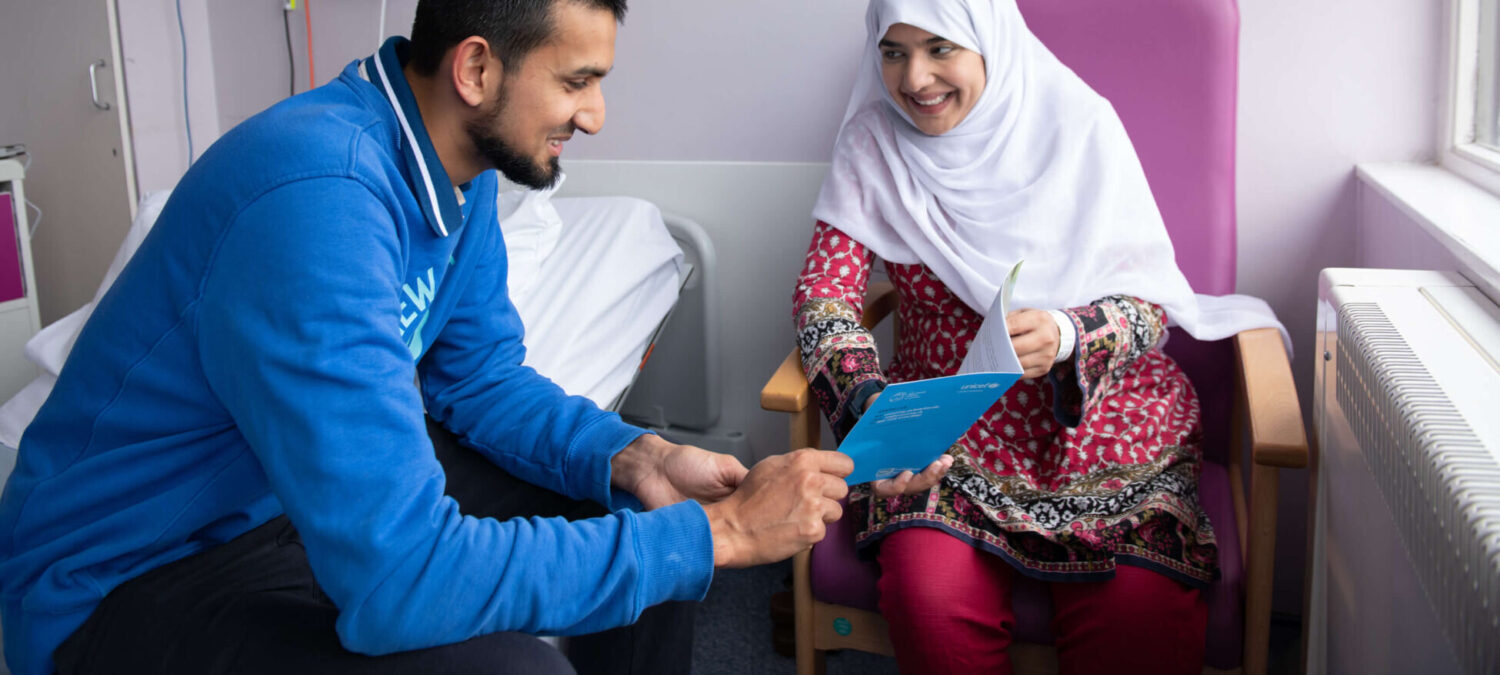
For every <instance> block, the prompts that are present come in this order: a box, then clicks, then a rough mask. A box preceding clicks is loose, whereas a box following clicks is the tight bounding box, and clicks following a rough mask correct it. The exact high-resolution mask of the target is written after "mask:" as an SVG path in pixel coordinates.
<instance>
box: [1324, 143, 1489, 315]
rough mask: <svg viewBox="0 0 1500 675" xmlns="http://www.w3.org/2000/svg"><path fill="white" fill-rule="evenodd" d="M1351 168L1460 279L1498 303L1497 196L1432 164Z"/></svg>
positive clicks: (1398, 164)
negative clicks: (1450, 258) (1437, 249)
mask: <svg viewBox="0 0 1500 675" xmlns="http://www.w3.org/2000/svg"><path fill="white" fill-rule="evenodd" d="M1354 169H1355V173H1356V175H1358V176H1359V179H1360V180H1361V181H1363V182H1364V183H1365V184H1366V185H1368V186H1369V187H1370V188H1372V189H1373V190H1375V191H1376V192H1377V193H1378V194H1380V195H1381V196H1382V197H1384V198H1385V199H1386V200H1388V201H1389V202H1390V203H1391V204H1392V205H1394V206H1395V207H1396V208H1398V209H1400V210H1401V211H1402V212H1403V213H1405V214H1406V215H1407V216H1408V217H1409V218H1411V219H1412V221H1413V222H1415V223H1416V224H1417V225H1418V226H1420V227H1421V228H1422V229H1424V230H1426V231H1427V233H1428V234H1430V235H1432V237H1433V238H1434V239H1436V240H1437V241H1438V243H1440V244H1442V245H1443V247H1444V248H1446V249H1448V251H1449V252H1451V253H1452V254H1453V255H1454V256H1455V257H1456V258H1458V260H1459V262H1460V263H1461V264H1462V265H1463V267H1464V268H1463V269H1461V270H1459V271H1460V272H1462V273H1463V275H1464V276H1465V277H1468V279H1469V280H1470V281H1472V282H1474V283H1475V284H1477V285H1478V286H1480V287H1481V288H1483V289H1484V291H1485V293H1486V294H1488V295H1489V296H1490V297H1491V298H1500V197H1497V196H1495V195H1494V194H1491V193H1490V192H1488V191H1486V190H1484V189H1483V188H1481V187H1479V186H1477V185H1475V184H1473V183H1470V182H1469V181H1467V180H1464V179H1463V178H1461V177H1459V176H1457V175H1455V174H1453V173H1452V172H1449V171H1448V170H1446V169H1443V168H1442V167H1439V166H1434V165H1432V164H1414V163H1395V162H1391V163H1371V164H1359V165H1357V166H1355V168H1354Z"/></svg>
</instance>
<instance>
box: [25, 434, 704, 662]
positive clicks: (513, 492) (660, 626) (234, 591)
mask: <svg viewBox="0 0 1500 675" xmlns="http://www.w3.org/2000/svg"><path fill="white" fill-rule="evenodd" d="M428 432H429V434H430V435H431V436H432V439H433V445H434V446H435V447H436V449H437V456H438V460H439V461H440V462H441V463H442V464H443V469H444V471H445V473H446V474H447V479H448V488H447V492H448V494H449V495H451V496H452V497H454V498H455V499H456V500H457V501H458V503H459V505H460V507H461V509H462V510H463V512H464V513H465V514H468V515H473V516H479V517H485V516H488V517H493V518H497V519H502V520H504V519H509V518H513V517H518V516H541V517H555V516H562V517H566V518H569V519H574V520H576V519H579V518H590V517H595V516H600V515H604V514H605V513H606V510H605V509H604V507H602V506H600V505H598V504H595V503H593V502H585V501H576V500H572V499H568V498H567V497H564V496H562V495H560V494H557V493H555V492H552V491H549V490H545V489H542V488H539V487H536V486H534V485H531V484H529V483H525V482H523V481H521V480H519V479H517V478H515V477H513V476H511V475H510V474H508V473H506V472H505V471H503V470H501V469H499V468H498V467H496V466H495V465H493V464H491V463H490V462H489V460H487V459H485V458H484V457H483V456H481V455H479V454H478V453H477V452H474V451H473V450H470V449H468V448H465V447H462V446H460V445H459V444H458V442H457V440H456V439H455V438H454V436H453V435H452V434H451V433H449V432H448V431H447V430H445V429H443V428H441V427H439V426H438V425H437V424H435V423H433V422H431V421H430V420H429V422H428ZM696 607H697V605H696V603H665V604H662V605H658V606H656V607H652V608H650V609H648V610H646V611H645V612H643V613H642V614H641V618H640V620H639V621H637V622H636V623H635V624H633V625H631V626H625V627H622V628H616V629H613V630H609V631H605V632H602V633H596V634H593V635H585V636H579V637H572V638H568V640H567V647H568V649H567V651H568V654H567V657H566V658H565V657H564V656H563V654H562V653H560V652H558V651H557V650H556V649H554V648H552V646H551V645H548V644H546V643H544V642H542V641H541V640H539V639H537V638H535V637H532V636H530V635H525V634H522V633H494V634H490V635H482V636H479V637H476V638H473V639H471V640H468V641H465V642H461V643H457V644H452V645H444V646H441V647H433V648H431V649H422V650H416V651H410V652H401V653H397V654H390V655H386V656H378V657H372V656H364V655H361V654H355V653H353V652H350V651H348V650H346V649H344V648H343V646H342V645H341V644H339V639H338V635H337V634H336V633H335V632H334V621H335V620H336V619H337V618H338V609H337V608H336V607H335V606H334V605H333V602H332V601H330V600H329V599H328V596H327V595H325V594H324V593H323V591H322V589H321V588H319V586H318V583H317V580H315V579H314V578H313V575H312V570H311V568H309V567H308V564H307V554H306V551H305V550H304V549H303V547H302V541H301V538H300V537H299V536H298V535H297V530H296V528H295V527H293V526H292V524H291V523H290V522H289V521H288V520H287V519H286V517H285V516H283V517H280V518H276V519H273V520H271V521H270V522H268V523H266V524H264V525H261V526H260V527H257V528H255V529H253V530H251V531H249V532H247V533H245V534H243V535H241V536H240V537H238V538H236V539H234V540H233V541H230V542H228V543H225V544H223V545H220V546H218V547H215V548H213V549H210V550H208V551H204V552H202V553H199V554H197V555H193V556H189V557H187V558H184V559H182V560H179V561H176V562H173V563H170V564H168V565H164V566H162V567H159V568H157V569H154V570H152V571H150V572H147V573H146V574H143V575H141V576H140V577H137V578H135V579H131V580H130V581H127V582H125V583H124V584H121V585H120V586H119V587H117V588H115V589H114V590H113V591H111V592H110V593H109V594H108V595H107V596H105V598H104V600H103V602H101V603H100V604H99V606H98V608H97V609H95V610H94V613H93V614H92V615H91V616H90V617H89V619H88V621H87V622H85V623H84V625H83V626H82V627H80V628H79V629H78V631H77V632H75V633H74V634H73V635H72V636H71V637H70V638H68V640H67V641H66V642H64V643H63V644H62V646H60V647H58V648H57V650H56V652H54V654H53V656H54V659H55V661H56V663H57V668H58V672H59V673H61V674H62V675H71V674H73V673H153V674H154V673H192V674H195V675H196V674H199V673H203V674H210V673H224V674H228V673H275V674H276V675H294V674H297V673H329V674H339V673H380V674H384V673H392V674H395V673H422V674H429V673H430V674H434V675H439V674H446V673H451V674H454V675H460V674H462V675H468V674H476V675H477V674H479V673H485V674H492V673H493V674H503V675H510V674H516V675H521V674H523V673H524V674H533V673H535V674H553V673H555V674H559V675H565V674H568V673H573V672H575V671H576V672H577V673H581V674H584V675H591V674H594V673H599V674H602V675H615V674H619V675H625V674H642V675H645V674H650V675H656V674H657V673H666V674H673V673H680V674H683V675H686V674H687V673H688V672H689V671H690V660H691V656H692V641H693V633H692V631H693V625H692V624H693V615H694V613H695V610H696Z"/></svg>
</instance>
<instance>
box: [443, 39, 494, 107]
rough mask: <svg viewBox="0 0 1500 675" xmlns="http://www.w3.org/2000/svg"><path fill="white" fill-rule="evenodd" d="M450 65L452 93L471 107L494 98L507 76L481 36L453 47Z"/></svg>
mask: <svg viewBox="0 0 1500 675" xmlns="http://www.w3.org/2000/svg"><path fill="white" fill-rule="evenodd" d="M451 64H452V65H451V72H450V75H451V77H452V80H453V90H454V92H455V93H457V94H458V97H459V99H461V100H462V101H463V102H464V103H465V104H467V105H468V106H469V107H471V108H478V107H479V106H480V105H482V104H483V103H484V102H485V101H487V100H489V99H490V98H493V96H492V95H491V94H492V92H493V91H494V90H495V89H497V88H498V87H499V86H500V83H501V80H502V79H503V78H504V77H505V73H504V66H503V65H502V64H501V63H500V60H499V59H497V58H494V55H493V53H492V52H490V43H489V42H488V41H486V40H485V39H484V38H482V37H479V36H478V35H471V36H469V37H467V38H464V41H463V42H460V43H458V44H457V45H455V46H454V47H453V61H452V62H451Z"/></svg>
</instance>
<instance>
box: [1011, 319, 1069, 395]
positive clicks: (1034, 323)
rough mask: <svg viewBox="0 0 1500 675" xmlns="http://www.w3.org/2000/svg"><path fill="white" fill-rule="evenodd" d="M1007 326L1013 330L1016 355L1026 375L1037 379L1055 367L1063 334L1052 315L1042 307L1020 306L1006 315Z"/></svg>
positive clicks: (1012, 335) (1012, 342) (1024, 375)
mask: <svg viewBox="0 0 1500 675" xmlns="http://www.w3.org/2000/svg"><path fill="white" fill-rule="evenodd" d="M1005 327H1006V328H1008V329H1009V330H1010V341H1011V344H1013V345H1015V347H1016V356H1019V357H1021V367H1022V368H1023V369H1024V372H1023V373H1022V377H1025V378H1026V379H1028V380H1030V379H1035V378H1038V377H1041V376H1043V375H1046V374H1047V371H1049V370H1052V363H1053V361H1055V360H1056V359H1057V350H1058V348H1059V347H1061V346H1062V334H1061V333H1059V332H1058V329H1057V322H1056V321H1053V320H1052V315H1051V314H1048V313H1047V312H1045V311H1042V310H1040V309H1018V310H1016V311H1014V312H1011V313H1010V314H1007V315H1005Z"/></svg>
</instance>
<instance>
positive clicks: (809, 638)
mask: <svg viewBox="0 0 1500 675" xmlns="http://www.w3.org/2000/svg"><path fill="white" fill-rule="evenodd" d="M792 599H793V602H794V606H795V607H796V612H797V617H796V627H797V675H824V673H825V672H826V670H827V663H826V661H825V658H824V654H823V652H820V651H818V649H817V644H816V642H815V640H816V639H817V635H816V633H817V631H816V629H815V626H817V618H816V617H814V616H813V612H814V611H815V610H814V606H813V595H812V551H811V550H810V549H809V550H806V551H803V552H801V553H798V554H797V555H796V556H795V557H793V558H792Z"/></svg>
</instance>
